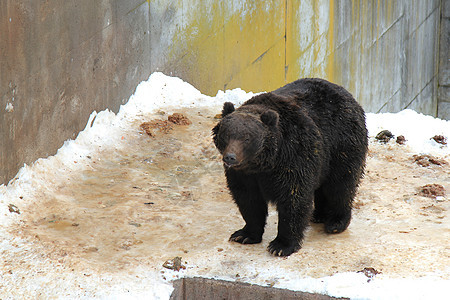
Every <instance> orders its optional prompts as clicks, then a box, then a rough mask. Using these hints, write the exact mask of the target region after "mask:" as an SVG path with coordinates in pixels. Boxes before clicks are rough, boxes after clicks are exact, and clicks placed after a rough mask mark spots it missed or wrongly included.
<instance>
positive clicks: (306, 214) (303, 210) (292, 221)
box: [267, 193, 313, 256]
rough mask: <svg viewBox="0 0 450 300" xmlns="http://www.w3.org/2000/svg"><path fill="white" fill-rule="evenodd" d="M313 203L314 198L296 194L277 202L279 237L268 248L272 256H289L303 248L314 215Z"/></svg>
mask: <svg viewBox="0 0 450 300" xmlns="http://www.w3.org/2000/svg"><path fill="white" fill-rule="evenodd" d="M312 201H313V198H312V196H308V197H301V196H300V195H298V194H295V193H294V194H293V195H289V196H288V197H287V198H286V199H284V201H277V210H278V235H277V237H276V238H275V239H274V240H273V241H272V242H270V244H269V246H268V248H267V249H268V251H269V252H270V253H271V254H272V255H275V256H289V255H291V254H292V253H294V252H297V251H298V250H299V249H300V248H301V244H302V240H303V237H304V231H305V229H306V227H307V226H308V224H309V220H310V218H311V214H312Z"/></svg>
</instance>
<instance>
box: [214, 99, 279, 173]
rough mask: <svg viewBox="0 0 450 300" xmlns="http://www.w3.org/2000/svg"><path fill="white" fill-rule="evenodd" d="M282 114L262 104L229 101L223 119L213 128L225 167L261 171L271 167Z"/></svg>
mask: <svg viewBox="0 0 450 300" xmlns="http://www.w3.org/2000/svg"><path fill="white" fill-rule="evenodd" d="M278 123H279V116H278V113H277V112H276V111H274V110H271V109H267V108H264V107H261V106H258V105H246V106H241V107H240V108H239V109H238V110H235V109H234V105H233V104H232V103H230V102H225V103H224V105H223V110H222V120H221V121H220V122H219V123H218V124H217V125H216V126H215V127H214V128H213V140H214V144H215V145H216V147H217V149H218V150H219V152H220V153H221V154H222V156H223V163H224V166H225V168H233V169H236V170H242V171H247V172H252V171H253V172H258V171H263V170H264V169H267V168H271V167H272V165H273V161H274V155H275V154H276V151H277V144H278V139H277V138H276V137H277V132H278Z"/></svg>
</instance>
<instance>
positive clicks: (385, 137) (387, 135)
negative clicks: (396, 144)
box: [375, 130, 394, 143]
mask: <svg viewBox="0 0 450 300" xmlns="http://www.w3.org/2000/svg"><path fill="white" fill-rule="evenodd" d="M393 137H394V135H393V134H392V132H390V131H389V130H382V131H380V132H379V133H378V134H377V136H376V137H375V139H377V140H378V141H380V142H381V143H387V142H389V140H390V139H392V138H393Z"/></svg>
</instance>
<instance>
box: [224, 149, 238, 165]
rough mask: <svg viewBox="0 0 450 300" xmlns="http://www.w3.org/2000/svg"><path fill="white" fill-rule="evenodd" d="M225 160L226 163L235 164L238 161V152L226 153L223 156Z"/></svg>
mask: <svg viewBox="0 0 450 300" xmlns="http://www.w3.org/2000/svg"><path fill="white" fill-rule="evenodd" d="M223 161H224V162H225V164H227V165H229V166H233V165H235V164H237V163H238V159H237V157H236V154H235V153H233V152H228V153H225V154H224V156H223Z"/></svg>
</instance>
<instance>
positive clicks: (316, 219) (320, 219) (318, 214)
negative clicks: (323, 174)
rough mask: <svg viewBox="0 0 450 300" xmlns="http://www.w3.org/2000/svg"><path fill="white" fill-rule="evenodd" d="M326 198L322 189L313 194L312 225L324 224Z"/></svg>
mask: <svg viewBox="0 0 450 300" xmlns="http://www.w3.org/2000/svg"><path fill="white" fill-rule="evenodd" d="M326 205H327V203H326V197H325V195H324V192H323V189H322V187H320V188H318V189H317V190H316V191H315V192H314V213H313V217H312V222H313V223H324V222H325V220H326Z"/></svg>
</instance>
